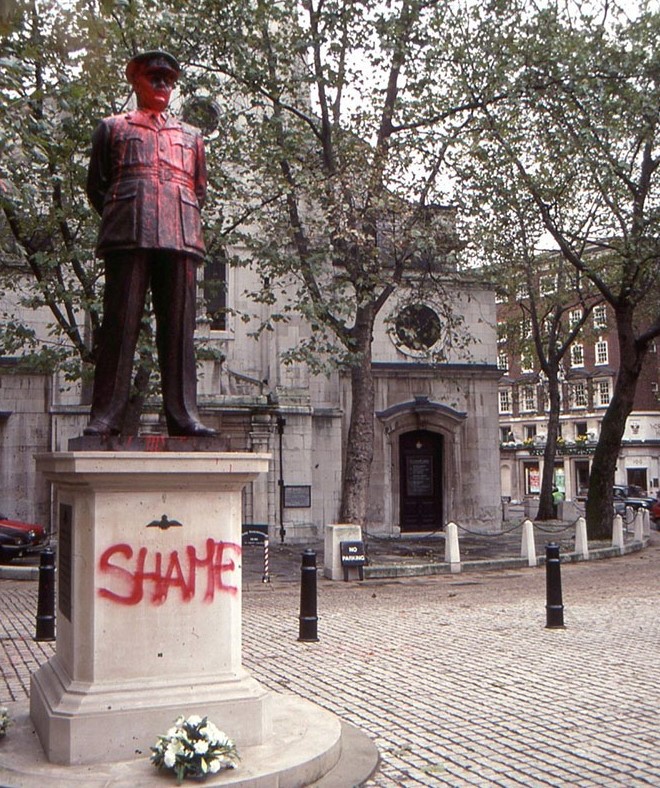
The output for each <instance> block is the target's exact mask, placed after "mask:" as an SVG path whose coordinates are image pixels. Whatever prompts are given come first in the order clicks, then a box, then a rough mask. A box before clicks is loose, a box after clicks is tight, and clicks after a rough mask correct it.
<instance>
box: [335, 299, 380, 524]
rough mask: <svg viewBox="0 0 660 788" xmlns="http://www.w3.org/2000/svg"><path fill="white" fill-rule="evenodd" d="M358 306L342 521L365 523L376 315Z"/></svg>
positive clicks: (343, 481) (371, 456)
mask: <svg viewBox="0 0 660 788" xmlns="http://www.w3.org/2000/svg"><path fill="white" fill-rule="evenodd" d="M364 311H365V310H358V320H357V322H356V326H355V340H356V350H357V354H358V358H357V362H356V364H355V365H354V366H353V367H351V399H352V402H351V419H350V423H349V428H348V441H347V445H346V455H345V460H344V475H343V479H342V491H341V507H340V512H339V521H340V522H341V523H351V524H354V525H364V522H365V519H366V514H367V496H368V492H369V480H370V477H371V463H372V460H373V456H374V378H373V370H372V368H371V342H372V330H373V317H372V316H371V312H370V310H366V314H360V313H361V312H364Z"/></svg>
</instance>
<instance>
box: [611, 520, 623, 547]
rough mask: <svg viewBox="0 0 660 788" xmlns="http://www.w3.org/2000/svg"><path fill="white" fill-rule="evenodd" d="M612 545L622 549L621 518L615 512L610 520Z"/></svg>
mask: <svg viewBox="0 0 660 788" xmlns="http://www.w3.org/2000/svg"><path fill="white" fill-rule="evenodd" d="M612 547H618V548H619V550H623V520H622V519H621V515H620V514H615V515H614V520H613V521H612Z"/></svg>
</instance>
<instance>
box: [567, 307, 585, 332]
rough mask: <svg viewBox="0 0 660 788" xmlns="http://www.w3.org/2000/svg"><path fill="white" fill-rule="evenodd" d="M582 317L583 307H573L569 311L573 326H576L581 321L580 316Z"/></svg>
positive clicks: (570, 321)
mask: <svg viewBox="0 0 660 788" xmlns="http://www.w3.org/2000/svg"><path fill="white" fill-rule="evenodd" d="M581 317H582V310H581V309H571V311H570V312H569V313H568V322H569V325H570V327H571V328H575V326H577V324H578V323H579V322H580V318H581Z"/></svg>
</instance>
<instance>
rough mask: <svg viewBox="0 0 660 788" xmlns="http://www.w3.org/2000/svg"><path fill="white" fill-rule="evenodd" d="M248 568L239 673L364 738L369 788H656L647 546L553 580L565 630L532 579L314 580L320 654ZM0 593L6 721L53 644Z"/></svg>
mask: <svg viewBox="0 0 660 788" xmlns="http://www.w3.org/2000/svg"><path fill="white" fill-rule="evenodd" d="M292 552H293V553H295V552H296V551H295V550H294V551H292ZM299 554H300V551H299V550H298V551H297V556H298V557H299ZM280 559H281V560H283V559H282V557H280ZM245 561H246V564H247V565H248V566H246V573H245V575H246V582H245V593H244V595H243V607H244V651H243V658H244V663H245V665H246V667H247V668H248V669H249V670H251V671H252V673H253V674H254V675H255V676H256V677H257V678H258V679H259V680H261V681H262V682H263V683H264V684H266V685H267V686H268V687H270V688H272V689H274V690H277V691H286V692H291V693H295V694H297V695H300V696H302V697H305V698H308V699H310V700H313V701H315V702H316V703H318V704H320V705H321V706H323V707H325V708H327V709H330V710H331V711H333V712H335V713H337V714H338V715H339V716H340V717H342V718H343V719H345V720H347V721H348V722H350V723H353V724H354V725H357V726H359V727H360V728H361V729H363V730H364V731H365V732H367V733H368V734H369V735H370V736H371V737H372V738H373V739H374V741H375V743H376V744H377V746H378V748H379V750H380V753H381V759H382V761H381V767H380V770H379V771H378V772H377V774H376V775H375V776H374V777H373V778H372V779H371V780H370V781H369V782H368V784H367V785H368V786H370V788H373V787H374V786H382V787H388V788H389V787H390V786H420V785H426V786H506V787H508V786H523V785H524V786H571V787H572V786H580V787H586V786H599V787H600V786H606V787H607V786H645V785H654V786H658V785H660V714H659V710H660V680H659V678H658V676H659V669H660V616H659V614H658V611H659V609H660V534H658V533H657V532H653V533H652V536H651V544H650V547H649V548H648V549H647V550H645V551H644V552H642V553H635V554H631V555H628V556H624V557H621V558H614V559H609V560H603V561H592V562H587V563H579V564H570V565H563V566H562V570H561V572H562V581H563V596H564V605H565V623H566V628H565V629H561V630H560V629H551V630H549V629H546V628H545V571H544V570H543V569H521V570H516V571H512V570H506V571H500V572H482V573H478V572H476V573H470V574H469V575H468V574H465V575H440V576H433V577H428V578H406V579H401V580H380V581H365V582H358V581H351V582H349V583H343V582H336V583H331V582H329V581H326V580H323V579H322V578H320V579H319V638H320V640H319V642H318V643H299V642H298V641H297V635H298V619H297V617H298V604H299V598H298V595H299V591H298V586H297V584H296V583H295V582H293V581H292V577H293V576H294V574H295V572H294V570H293V569H292V570H291V571H290V572H289V573H288V574H287V575H286V577H285V578H284V580H278V579H277V577H276V578H275V579H274V581H273V582H271V583H270V584H264V583H261V582H259V581H258V579H257V578H258V574H259V567H258V563H257V562H258V551H256V552H250V551H246V558H245ZM247 570H250V571H247ZM0 594H1V597H2V606H1V608H0V642H1V644H2V650H1V651H0V656H1V658H2V663H1V667H2V673H3V675H4V677H5V682H4V683H0V702H4V703H7V702H9V706H10V709H11V702H12V701H17V702H22V703H24V702H25V700H26V698H27V692H28V684H29V672H30V670H32V669H34V667H35V666H36V665H37V664H39V663H40V662H41V661H43V660H44V659H45V658H47V657H48V656H49V655H50V653H52V646H51V644H37V643H34V641H33V640H32V639H31V638H32V634H33V631H34V610H35V607H36V584H35V583H34V582H28V581H25V582H17V581H11V580H2V581H0ZM347 788H350V786H347Z"/></svg>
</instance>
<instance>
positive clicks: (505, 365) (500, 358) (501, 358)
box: [497, 353, 509, 372]
mask: <svg viewBox="0 0 660 788" xmlns="http://www.w3.org/2000/svg"><path fill="white" fill-rule="evenodd" d="M497 368H498V369H501V370H502V372H508V371H509V356H508V354H507V353H498V354H497Z"/></svg>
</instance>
